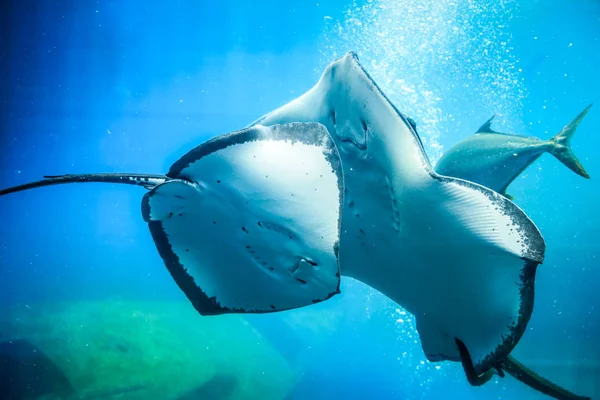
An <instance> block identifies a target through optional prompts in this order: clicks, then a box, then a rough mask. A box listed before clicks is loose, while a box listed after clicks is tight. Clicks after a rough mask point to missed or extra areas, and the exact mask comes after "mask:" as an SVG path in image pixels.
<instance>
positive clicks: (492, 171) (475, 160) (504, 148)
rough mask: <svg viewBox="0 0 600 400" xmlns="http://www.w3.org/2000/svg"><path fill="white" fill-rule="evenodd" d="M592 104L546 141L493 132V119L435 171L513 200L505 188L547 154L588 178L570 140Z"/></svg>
mask: <svg viewBox="0 0 600 400" xmlns="http://www.w3.org/2000/svg"><path fill="white" fill-rule="evenodd" d="M591 107H592V104H590V105H589V106H587V107H586V108H585V109H584V110H583V111H582V112H581V113H580V114H579V115H577V117H575V118H574V119H573V121H571V122H570V123H569V124H568V125H566V126H565V127H564V128H563V129H562V130H561V131H560V132H559V133H557V134H556V135H555V136H553V137H552V138H550V139H549V140H541V139H539V138H537V137H527V136H521V135H514V134H509V133H500V132H496V131H494V130H493V129H492V127H491V125H492V121H493V119H494V116H492V117H491V118H490V119H489V120H488V121H486V122H485V124H483V125H482V126H481V127H480V128H479V129H478V130H477V132H476V133H475V134H474V135H472V136H470V137H468V138H466V139H464V140H462V141H460V142H458V143H457V144H455V145H454V146H453V147H451V148H450V149H449V150H448V151H446V152H445V153H444V154H443V155H442V158H440V159H439V161H438V162H437V164H436V166H435V171H436V172H437V173H438V174H441V175H447V176H453V177H456V178H462V179H466V180H469V181H472V182H476V183H479V184H481V185H483V186H485V187H488V188H490V189H492V190H495V191H496V192H498V193H500V194H502V195H504V196H506V197H508V198H510V199H512V197H511V196H510V195H508V194H506V189H507V188H508V186H509V185H510V184H511V183H512V182H513V181H514V180H515V179H516V178H517V176H519V175H520V174H521V173H522V172H523V171H525V169H526V168H527V167H529V166H530V165H531V164H533V163H534V162H535V161H536V160H537V159H538V158H539V157H540V156H542V154H544V153H550V154H552V155H553V156H554V157H556V158H557V159H558V160H559V161H560V162H562V163H563V164H564V165H565V166H566V167H567V168H569V169H570V170H572V171H573V172H575V173H576V174H578V175H580V176H582V177H584V178H589V177H590V176H589V175H588V173H587V172H586V171H585V169H584V168H583V166H582V165H581V163H580V162H579V160H578V159H577V157H576V156H575V153H573V150H572V148H571V139H572V138H573V135H574V134H575V131H576V129H577V127H578V126H579V124H580V122H581V121H582V120H583V117H585V115H586V114H587V112H588V111H589V109H590V108H591Z"/></svg>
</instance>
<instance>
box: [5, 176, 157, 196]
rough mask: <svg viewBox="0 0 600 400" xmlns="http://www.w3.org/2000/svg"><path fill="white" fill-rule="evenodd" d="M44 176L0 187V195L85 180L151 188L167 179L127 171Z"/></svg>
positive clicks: (83, 181)
mask: <svg viewBox="0 0 600 400" xmlns="http://www.w3.org/2000/svg"><path fill="white" fill-rule="evenodd" d="M44 178H45V179H43V180H41V181H35V182H29V183H25V184H23V185H19V186H13V187H9V188H6V189H0V196H4V195H7V194H10V193H16V192H21V191H23V190H29V189H35V188H40V187H44V186H52V185H61V184H65V183H85V182H98V183H123V184H127V185H136V186H142V187H144V188H146V189H152V188H153V187H154V186H156V185H158V184H160V183H163V182H165V181H166V180H167V179H168V178H167V177H166V176H165V175H151V174H127V173H106V174H67V175H47V176H44Z"/></svg>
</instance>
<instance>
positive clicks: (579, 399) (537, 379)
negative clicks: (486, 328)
mask: <svg viewBox="0 0 600 400" xmlns="http://www.w3.org/2000/svg"><path fill="white" fill-rule="evenodd" d="M501 368H502V369H503V370H504V371H506V372H507V373H508V374H510V375H511V376H512V377H514V378H515V379H517V380H519V381H520V382H522V383H524V384H526V385H527V386H529V387H531V388H532V389H535V390H537V391H538V392H540V393H543V394H545V395H548V396H550V397H553V398H555V399H558V400H591V397H586V396H579V395H576V394H575V393H572V392H570V391H568V390H566V389H564V388H562V387H560V386H558V385H557V384H555V383H553V382H551V381H549V380H548V379H546V378H544V377H542V376H540V375H538V374H537V373H535V372H534V371H532V370H531V369H529V368H527V367H526V366H525V365H523V364H522V363H520V362H519V361H517V360H516V359H515V358H514V357H512V356H510V355H509V356H508V357H506V360H505V361H504V362H503V363H502V365H501Z"/></svg>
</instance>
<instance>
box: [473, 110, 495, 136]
mask: <svg viewBox="0 0 600 400" xmlns="http://www.w3.org/2000/svg"><path fill="white" fill-rule="evenodd" d="M494 118H496V115H495V114H494V115H492V117H491V118H490V119H488V120H487V121H486V122H485V123H484V124H483V125H481V127H480V128H479V129H477V132H475V133H499V132H496V131H494V130H493V129H492V121H493V120H494Z"/></svg>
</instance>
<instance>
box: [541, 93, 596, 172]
mask: <svg viewBox="0 0 600 400" xmlns="http://www.w3.org/2000/svg"><path fill="white" fill-rule="evenodd" d="M592 104H593V103H592ZM592 104H590V105H589V106H587V107H586V108H585V110H583V111H582V112H581V113H580V114H579V115H578V116H576V117H575V119H574V120H573V121H571V123H570V124H569V125H567V126H565V127H564V128H563V129H562V130H561V131H560V132H559V133H558V134H557V135H556V136H554V137H553V138H552V139H550V141H549V142H550V144H551V146H550V148H549V150H548V152H549V153H550V154H552V155H553V156H554V157H556V158H558V160H559V161H560V162H562V163H563V164H565V165H566V166H567V167H568V168H569V169H571V171H573V172H575V173H576V174H577V175H581V176H583V177H584V178H588V179H589V177H590V176H589V175H588V173H587V172H585V169H584V168H583V165H581V163H580V162H579V160H578V159H577V157H576V156H575V153H573V150H572V149H571V139H572V138H573V135H574V134H575V130H576V129H577V126H578V125H579V123H580V122H581V120H582V119H583V117H585V114H587V112H588V111H589V110H590V108H591V107H592Z"/></svg>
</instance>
